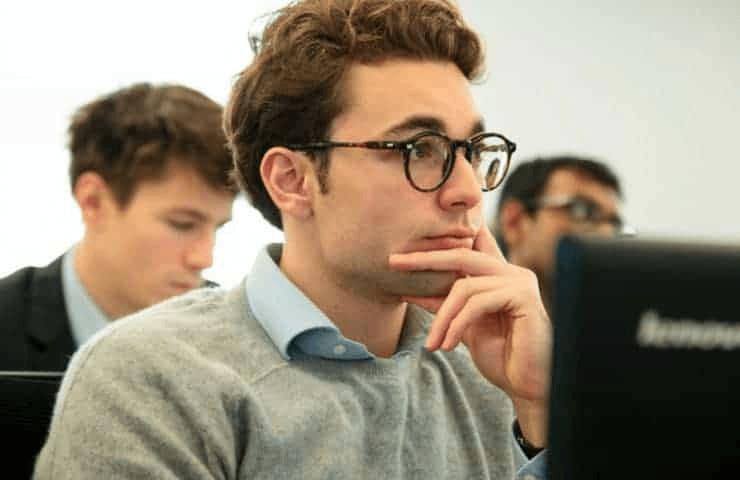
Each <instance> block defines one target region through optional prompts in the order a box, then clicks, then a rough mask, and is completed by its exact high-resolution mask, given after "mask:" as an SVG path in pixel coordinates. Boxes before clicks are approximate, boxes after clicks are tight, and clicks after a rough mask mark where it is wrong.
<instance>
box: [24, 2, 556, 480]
mask: <svg viewBox="0 0 740 480" xmlns="http://www.w3.org/2000/svg"><path fill="white" fill-rule="evenodd" d="M258 43H259V45H260V48H259V50H258V51H257V52H256V56H255V58H254V60H253V61H252V63H251V64H250V65H249V66H248V67H247V68H246V69H245V70H244V71H242V72H241V74H240V75H239V77H238V79H237V81H236V83H235V85H234V87H233V91H232V94H231V98H230V101H229V104H228V108H227V112H226V118H225V127H226V133H227V136H228V138H229V145H230V147H231V149H232V151H233V153H234V160H235V164H236V177H237V179H238V180H239V182H240V184H241V185H242V187H243V188H244V189H245V190H246V192H247V194H248V197H249V198H250V200H251V202H252V204H253V205H254V206H255V208H257V209H258V210H259V211H260V212H261V213H262V214H263V216H264V217H265V218H266V219H267V220H268V221H269V222H270V223H272V224H273V225H274V226H276V227H278V228H281V229H282V230H283V232H284V234H285V242H284V243H283V244H276V245H270V246H268V247H266V248H265V249H264V250H263V251H262V252H261V253H260V254H259V256H258V258H257V259H256V261H255V264H254V265H253V266H252V268H251V271H250V273H249V274H248V275H247V277H246V280H245V281H244V283H243V284H241V285H239V286H238V287H237V288H235V289H233V290H231V291H229V292H226V291H222V290H214V289H203V290H200V291H197V292H193V293H191V294H188V295H186V296H184V297H180V298H179V299H175V300H174V301H170V302H166V303H164V304H162V305H160V306H159V307H157V308H155V309H152V310H150V311H149V312H146V313H145V314H143V315H140V316H138V317H137V318H131V319H129V321H128V322H124V323H123V324H121V325H119V327H118V328H114V329H112V330H108V331H107V334H106V335H103V336H100V337H98V338H97V341H96V342H94V343H93V344H91V345H89V347H88V348H85V349H84V350H83V351H81V352H80V353H78V354H77V356H76V357H75V359H74V360H73V365H72V367H71V369H70V371H69V373H68V374H67V378H66V380H65V384H64V386H63V387H62V394H61V395H60V397H59V400H58V404H57V409H56V411H57V416H56V417H55V418H54V421H53V425H52V428H51V432H50V435H49V439H48V442H47V444H46V446H45V448H44V450H43V452H42V455H41V458H40V461H39V463H38V465H37V477H36V478H39V479H40V478H55V479H58V478H90V477H92V476H95V477H96V478H109V477H110V478H113V477H115V478H241V479H247V478H250V479H254V478H291V479H292V478H305V479H310V478H358V479H374V478H377V479H387V478H412V479H425V480H426V479H430V478H444V479H448V478H461V479H462V478H465V479H468V478H471V479H472V478H475V479H486V478H496V479H511V478H514V477H515V476H519V477H520V478H541V477H542V476H543V471H544V460H545V459H544V456H545V454H544V453H543V452H541V450H542V448H543V447H544V446H545V442H546V432H545V424H546V418H547V412H546V410H547V408H546V407H547V390H548V383H549V354H550V345H551V332H550V323H549V319H548V317H547V314H546V312H545V309H544V306H543V305H542V301H541V300H540V297H539V290H538V287H537V280H536V277H535V276H534V274H533V273H532V272H530V271H529V270H526V269H524V268H521V267H517V266H515V265H510V264H508V263H507V262H506V261H505V260H504V258H503V257H502V255H501V253H500V251H499V250H498V247H497V246H496V243H495V241H494V239H493V236H492V235H491V233H490V231H489V230H488V228H487V227H486V225H485V222H484V221H483V219H482V200H483V195H484V194H485V192H488V191H490V190H492V189H495V188H496V187H497V186H498V185H499V184H500V182H501V181H502V179H503V178H504V176H505V174H506V171H507V169H508V164H509V161H510V159H511V155H512V154H513V153H514V150H515V144H514V142H513V141H511V140H509V139H508V138H506V136H504V135H503V134H501V133H498V128H496V129H495V130H494V131H491V130H488V128H487V127H486V126H484V124H483V119H482V118H481V116H480V114H479V112H478V110H477V108H476V106H475V104H474V102H473V98H472V95H471V92H470V81H471V80H473V79H475V78H477V77H478V75H479V74H480V73H481V72H482V70H483V57H484V56H483V51H482V46H481V43H480V40H479V39H478V37H477V35H476V34H475V33H474V32H473V31H472V30H470V29H469V27H467V26H466V24H465V23H464V21H463V19H462V18H461V16H460V12H459V11H458V10H457V9H456V8H455V6H454V5H453V4H451V3H449V2H447V1H442V0H407V1H403V2H400V1H398V0H303V1H297V2H294V3H291V4H290V5H289V6H287V7H285V8H284V9H283V10H281V11H279V12H277V13H276V14H274V15H273V16H272V17H271V21H270V23H269V24H268V26H267V27H266V29H265V31H264V33H263V35H262V39H261V41H260V42H258ZM245 241H247V240H246V239H245ZM430 311H431V312H436V314H430V313H429V312H430ZM111 351H115V352H117V355H111V354H110V352H111ZM96 398H97V399H100V400H99V401H90V402H85V401H84V400H92V399H96ZM99 425H100V426H101V427H102V428H101V427H98V426H99ZM90 472H94V474H93V473H90Z"/></svg>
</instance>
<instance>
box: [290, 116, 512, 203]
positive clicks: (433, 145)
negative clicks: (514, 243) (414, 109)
mask: <svg viewBox="0 0 740 480" xmlns="http://www.w3.org/2000/svg"><path fill="white" fill-rule="evenodd" d="M287 147H288V148H290V149H291V150H303V151H313V150H328V149H330V148H369V149H374V150H398V151H400V152H402V154H403V159H404V171H405V173H406V178H407V179H408V181H409V183H410V184H411V186H412V187H414V188H415V189H417V190H419V191H422V192H432V191H434V190H437V189H439V188H440V187H441V186H442V185H443V184H444V183H445V182H446V181H447V179H448V178H450V174H451V173H452V169H453V168H454V166H455V156H456V152H457V150H458V149H459V148H462V149H463V154H464V156H465V159H466V160H467V161H468V162H469V163H470V165H471V166H472V167H473V171H474V172H475V176H476V179H477V180H478V184H479V185H480V187H481V190H482V191H484V192H489V191H491V190H493V189H495V188H496V187H498V186H499V185H501V182H503V180H504V177H506V172H507V171H508V170H509V163H510V162H511V155H512V154H513V153H514V152H515V151H516V144H515V143H514V142H512V141H511V140H509V139H508V138H506V137H504V136H503V135H501V134H498V133H487V132H486V133H478V134H476V135H474V136H472V137H470V138H468V139H467V140H452V139H450V138H449V137H447V136H445V135H442V134H441V133H437V132H431V131H425V132H421V133H418V134H416V135H414V136H413V137H411V138H409V139H408V140H401V141H373V142H332V141H325V142H313V143H306V144H301V145H298V144H295V145H287Z"/></svg>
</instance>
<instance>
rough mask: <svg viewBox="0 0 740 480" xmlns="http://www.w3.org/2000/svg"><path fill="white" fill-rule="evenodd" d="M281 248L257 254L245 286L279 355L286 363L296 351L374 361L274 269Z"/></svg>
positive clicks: (361, 346)
mask: <svg viewBox="0 0 740 480" xmlns="http://www.w3.org/2000/svg"><path fill="white" fill-rule="evenodd" d="M281 253H282V245H279V244H272V245H269V246H268V247H267V248H264V249H262V250H260V252H259V254H258V255H257V258H256V260H255V262H254V265H253V266H252V271H251V273H250V274H249V275H248V276H247V281H246V283H245V285H246V288H247V300H248V301H249V306H250V307H251V308H252V311H253V312H254V314H255V317H257V321H259V322H260V324H261V325H262V328H264V329H265V331H266V332H267V334H268V335H269V336H270V339H272V341H273V343H274V344H275V346H276V347H277V348H278V350H279V351H280V354H281V355H282V356H283V358H285V359H286V360H290V358H291V351H294V349H296V348H297V349H300V350H301V351H302V352H303V353H305V354H307V355H311V356H315V357H321V358H328V359H335V360H367V359H371V358H375V355H373V354H372V353H370V351H368V349H367V348H366V347H365V345H363V344H361V343H358V342H355V341H352V340H350V339H348V338H346V337H344V336H343V335H342V334H341V333H340V331H339V329H338V328H337V327H336V326H335V325H334V323H332V321H331V320H329V318H328V317H327V316H326V315H324V313H323V312H322V311H321V310H319V309H318V308H317V307H316V305H315V304H314V303H313V302H312V301H311V300H309V299H308V297H306V296H305V295H304V294H303V292H301V291H300V290H299V289H298V288H297V287H296V286H295V285H294V284H293V282H291V281H290V280H288V278H287V277H286V276H285V275H284V274H283V272H282V271H281V270H280V267H278V265H277V262H278V261H279V260H280V255H281Z"/></svg>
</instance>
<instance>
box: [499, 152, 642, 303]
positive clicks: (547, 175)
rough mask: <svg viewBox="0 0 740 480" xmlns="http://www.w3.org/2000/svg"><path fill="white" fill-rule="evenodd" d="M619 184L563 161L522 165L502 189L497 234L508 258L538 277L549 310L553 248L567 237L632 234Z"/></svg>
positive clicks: (585, 161)
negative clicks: (626, 222) (624, 210)
mask: <svg viewBox="0 0 740 480" xmlns="http://www.w3.org/2000/svg"><path fill="white" fill-rule="evenodd" d="M621 200H622V189H621V186H620V184H619V179H618V178H617V176H616V175H615V174H614V172H612V170H611V169H610V168H609V167H608V166H607V165H606V164H604V163H601V162H598V161H596V160H593V159H590V158H582V157H575V156H560V157H549V158H537V159H534V160H531V161H527V162H523V163H521V164H519V165H518V166H517V167H516V168H515V169H514V170H513V171H512V172H511V174H510V175H509V177H508V178H507V180H506V182H505V183H504V185H503V186H502V187H501V194H500V197H499V202H498V206H497V211H496V212H497V213H496V217H495V219H494V228H493V230H494V232H495V233H496V237H497V238H498V239H499V243H500V245H501V247H502V249H503V250H504V253H505V255H506V258H508V259H509V261H510V262H511V263H513V264H516V265H520V266H522V267H525V268H528V269H530V270H532V271H534V272H535V274H537V278H538V281H539V284H540V289H541V291H542V297H543V300H544V301H545V305H547V306H548V311H549V303H550V297H551V294H552V277H553V273H554V272H553V270H554V263H555V248H556V246H557V242H558V240H559V239H560V237H561V236H563V235H565V234H569V233H593V234H596V235H607V236H611V235H624V234H632V233H634V232H633V231H632V229H631V228H630V227H628V226H627V225H625V224H624V221H623V219H622V214H621V213H620V209H621Z"/></svg>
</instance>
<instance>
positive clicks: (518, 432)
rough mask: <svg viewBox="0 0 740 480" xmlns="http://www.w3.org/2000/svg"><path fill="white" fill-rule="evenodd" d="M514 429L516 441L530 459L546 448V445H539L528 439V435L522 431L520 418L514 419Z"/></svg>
mask: <svg viewBox="0 0 740 480" xmlns="http://www.w3.org/2000/svg"><path fill="white" fill-rule="evenodd" d="M513 430H514V438H515V439H516V443H517V444H518V445H519V448H521V449H522V452H523V453H524V456H525V457H527V458H528V459H532V458H534V457H535V456H537V454H539V453H540V452H541V451H542V450H544V449H545V448H544V446H542V447H537V446H534V445H532V444H531V443H529V441H528V440H527V439H526V437H525V436H524V434H523V433H522V429H521V428H520V426H519V421H518V420H514V425H513Z"/></svg>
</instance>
